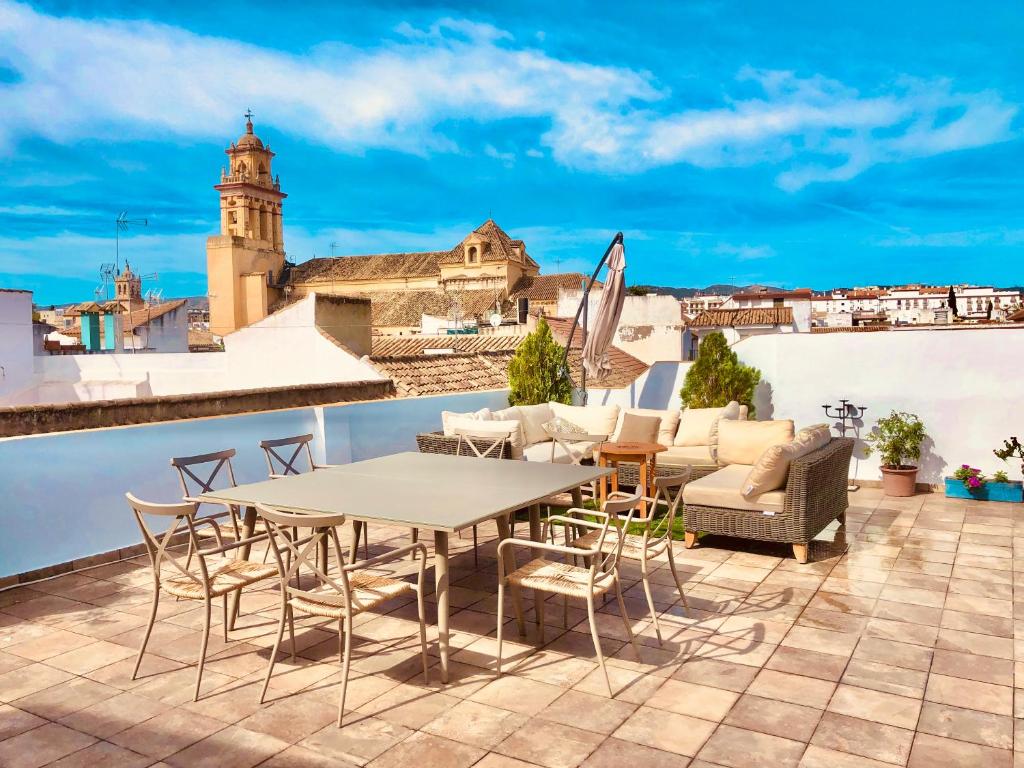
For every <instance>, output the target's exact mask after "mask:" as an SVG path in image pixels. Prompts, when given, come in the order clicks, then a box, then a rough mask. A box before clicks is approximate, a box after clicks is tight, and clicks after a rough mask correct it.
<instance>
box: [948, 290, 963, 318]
mask: <svg viewBox="0 0 1024 768" xmlns="http://www.w3.org/2000/svg"><path fill="white" fill-rule="evenodd" d="M946 303H947V304H948V305H949V310H950V311H951V312H952V313H953V317H959V316H960V313H959V312H957V311H956V293H954V292H953V286H952V285H951V286H949V296H948V297H947V298H946Z"/></svg>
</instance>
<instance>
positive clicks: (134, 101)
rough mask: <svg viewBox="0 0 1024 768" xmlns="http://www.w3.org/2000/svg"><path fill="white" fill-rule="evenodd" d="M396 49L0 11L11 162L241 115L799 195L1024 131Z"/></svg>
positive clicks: (888, 96) (800, 97)
mask: <svg viewBox="0 0 1024 768" xmlns="http://www.w3.org/2000/svg"><path fill="white" fill-rule="evenodd" d="M396 35H397V36H396V38H395V39H393V40H388V41H383V42H382V43H381V44H380V45H378V46H376V47H372V48H365V49H358V48H354V47H352V46H348V45H344V44H341V43H324V44H321V45H319V46H316V47H315V48H312V49H310V50H309V51H306V52H301V53H294V54H293V53H286V52H282V51H280V50H275V49H270V48H261V47H259V46H255V45H251V44H247V43H241V42H238V41H234V40H229V39H224V38H216V37H208V36H201V35H197V34H194V33H192V32H189V31H187V30H184V29H181V28H177V27H171V26H166V25H160V24H153V23H146V22H135V21H132V22H128V21H112V20H102V19H88V20H85V19H76V18H70V17H57V16H50V15H46V14H43V13H39V12H37V11H35V10H33V9H32V8H30V7H28V6H26V5H21V4H15V3H11V2H8V1H6V0H0V62H2V63H3V65H4V66H7V67H9V68H11V69H13V70H15V71H16V72H17V73H18V75H19V78H20V79H19V80H17V81H16V82H14V83H10V84H0V114H3V115H4V119H3V121H2V122H0V153H3V152H4V151H7V152H11V151H13V149H14V147H15V146H16V145H17V142H18V141H20V140H21V139H22V138H25V137H29V136H42V137H44V138H47V139H49V140H51V141H55V142H59V143H73V142H75V141H77V140H81V139H97V138H98V139H104V140H110V139H111V137H116V138H117V139H119V140H134V139H140V138H153V137H160V138H166V137H182V138H196V137H198V138H205V139H211V140H212V139H223V138H224V137H226V136H231V135H233V134H234V133H235V132H237V131H238V127H239V122H240V117H239V112H240V111H241V110H242V108H244V107H248V106H252V107H253V108H255V109H256V111H257V122H258V124H259V125H260V126H265V125H271V126H273V127H274V128H275V129H276V130H279V131H286V132H291V133H295V134H300V135H302V136H304V137H307V138H310V139H312V140H315V141H319V142H321V143H323V144H326V145H328V146H332V147H336V148H338V149H339V150H341V151H346V152H361V151H364V150H366V149H371V148H385V149H392V150H397V151H401V152H407V153H414V154H420V155H426V154H429V153H433V152H453V151H458V150H459V149H460V148H459V146H458V144H457V137H456V136H455V135H454V134H452V133H451V130H450V129H448V128H447V126H448V125H450V124H451V121H455V122H456V123H457V122H458V121H465V120H475V121H479V122H481V123H488V122H491V121H496V120H502V119H507V118H539V119H542V120H544V121H546V122H547V125H548V128H547V129H546V130H544V132H543V134H542V135H541V136H540V137H539V138H540V142H541V144H542V145H544V146H546V148H548V149H549V150H550V153H551V156H552V157H553V158H554V160H555V161H557V162H559V163H562V164H564V165H567V166H571V167H574V168H580V169H585V170H591V171H598V172H614V173H636V172H641V171H644V170H646V169H649V168H653V167H657V166H663V165H671V164H675V163H689V164H692V165H695V166H699V167H705V168H713V167H721V166H737V165H751V164H755V163H767V164H772V165H774V166H777V167H778V168H779V175H778V183H779V185H780V186H781V187H782V188H784V189H787V190H797V189H800V188H802V187H804V186H806V185H808V184H811V183H815V182H829V181H833V182H834V181H842V180H846V179H850V178H853V177H854V176H856V175H858V174H860V173H862V172H863V171H864V170H866V169H867V168H870V167H871V166H873V165H876V164H879V163H891V162H899V161H903V160H907V159H912V158H916V157H925V156H930V155H935V154H939V153H943V152H949V151H954V150H959V149H966V148H971V147H977V146H982V145H986V144H990V143H993V142H997V141H1002V140H1005V139H1007V138H1009V137H1011V135H1012V131H1011V123H1012V121H1013V119H1014V117H1015V115H1016V114H1017V107H1016V106H1015V105H1012V104H1009V103H1007V102H1006V101H1004V100H1003V99H1002V98H1001V97H1000V95H999V94H997V93H995V92H990V91H984V92H978V93H960V92H958V91H956V90H955V89H954V87H953V85H952V84H951V83H949V82H946V81H935V82H921V81H916V80H911V79H904V80H902V81H899V82H897V83H895V84H893V85H891V86H889V87H887V88H886V89H885V90H884V91H882V92H880V93H877V94H873V95H864V94H861V93H859V92H857V91H856V90H854V89H852V88H849V87H848V86H846V85H844V84H842V83H839V82H836V81H834V80H830V79H828V78H825V77H822V76H820V75H815V76H811V77H799V76H797V75H795V74H794V73H792V72H780V71H768V70H753V69H749V68H748V69H744V70H742V71H741V72H740V73H739V75H738V79H739V80H741V81H744V83H745V89H746V90H747V91H749V90H750V84H751V83H752V84H753V85H754V87H755V88H756V89H759V90H760V95H758V96H756V97H747V98H743V99H729V98H726V99H724V100H723V103H722V104H721V105H720V106H717V107H712V108H706V109H686V108H683V107H682V106H681V105H680V103H679V99H678V98H674V97H673V96H672V94H671V93H669V92H668V91H667V90H666V89H664V88H662V87H661V86H659V84H658V83H657V81H656V80H655V78H654V76H653V75H652V74H650V73H647V72H638V71H633V70H630V69H627V68H623V67H612V66H604V65H591V64H587V63H585V62H575V61H565V60H561V59H558V58H555V57H553V56H550V55H548V54H547V53H545V52H544V51H543V50H540V49H538V48H536V47H528V46H524V45H522V44H519V43H517V41H515V40H514V39H512V37H511V36H510V35H509V34H508V33H507V32H505V31H503V30H501V29H498V28H496V27H493V26H491V25H488V24H480V23H475V22H471V21H467V20H461V19H442V20H440V21H438V22H436V23H435V24H433V25H432V26H430V27H428V28H426V29H417V28H414V27H412V26H411V25H409V24H402V25H400V26H399V28H398V29H396ZM44 41H45V42H44ZM543 42H544V40H543V38H534V45H542V44H543ZM240 72H244V73H246V74H251V76H240ZM950 113H955V117H954V118H953V119H948V120H947V119H946V116H947V115H948V114H950ZM491 149H492V150H493V151H494V152H497V150H494V148H493V147H491ZM484 151H485V152H488V150H487V149H486V148H485V149H484ZM528 154H530V156H533V153H532V152H530V151H528Z"/></svg>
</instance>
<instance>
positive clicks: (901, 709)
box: [828, 683, 921, 730]
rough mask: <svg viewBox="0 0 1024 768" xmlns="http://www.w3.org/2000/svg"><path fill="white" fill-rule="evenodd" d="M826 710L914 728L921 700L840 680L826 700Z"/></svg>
mask: <svg viewBox="0 0 1024 768" xmlns="http://www.w3.org/2000/svg"><path fill="white" fill-rule="evenodd" d="M828 711H829V712H838V713H839V714H841V715H848V716H850V717H859V718H861V719H863V720H871V721H873V722H876V723H884V724H885V725H895V726H897V727H899V728H907V729H909V730H913V729H914V727H915V726H916V725H917V717H918V715H919V714H920V712H921V700H920V699H911V698H907V697H906V696H897V695H895V694H892V693H883V692H882V691H874V690H869V689H867V688H858V687H856V686H853V685H847V684H845V683H841V684H840V685H839V687H838V688H836V692H835V693H834V694H833V695H832V700H831V701H830V702H829V704H828Z"/></svg>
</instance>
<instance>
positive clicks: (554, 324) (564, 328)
mask: <svg viewBox="0 0 1024 768" xmlns="http://www.w3.org/2000/svg"><path fill="white" fill-rule="evenodd" d="M545 319H546V320H547V321H548V325H550V326H551V333H552V335H553V336H554V337H555V341H557V342H558V343H559V344H562V345H563V346H564V345H565V343H566V339H567V338H568V336H569V329H570V328H571V327H572V320H571V319H570V318H567V317H548V318H545ZM582 339H583V334H582V333H581V331H580V328H579V327H578V326H577V328H576V330H575V332H574V333H573V335H572V344H571V345H570V348H569V374H570V376H572V380H573V381H575V382H578V381H580V376H581V372H582V370H583V353H582V346H583V343H582ZM608 359H609V361H610V362H611V366H612V371H611V373H610V374H608V378H606V379H604V380H603V381H601V382H600V384H599V385H598V386H599V387H600V388H601V389H621V388H622V387H628V386H629V385H630V384H632V383H633V382H634V381H636V378H637V376H639V375H640V374H642V373H644V372H645V371H646V370H647V369H648V368H649V367H650V366H648V365H647V363H645V362H643V361H642V360H638V359H637V358H635V357H633V356H632V355H631V354H629V353H628V352H624V351H622V350H621V349H619V348H618V347H615V346H612V347H610V348H609V349H608Z"/></svg>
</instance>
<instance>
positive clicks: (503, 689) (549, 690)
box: [469, 675, 565, 716]
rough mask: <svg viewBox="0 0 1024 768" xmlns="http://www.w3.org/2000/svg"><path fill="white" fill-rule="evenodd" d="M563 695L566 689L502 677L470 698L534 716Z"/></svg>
mask: <svg viewBox="0 0 1024 768" xmlns="http://www.w3.org/2000/svg"><path fill="white" fill-rule="evenodd" d="M563 693H565V689H564V688H560V687H558V686H555V685H548V684H546V683H538V682H535V681H533V680H527V679H525V678H521V677H516V676H514V675H502V676H501V677H499V678H498V679H496V680H494V681H492V682H490V683H488V684H487V685H485V686H484V687H483V688H481V689H480V690H478V691H477V692H476V693H474V694H473V695H471V696H470V697H469V698H470V700H472V701H478V702H480V703H481V704H489V705H490V706H492V707H498V708H500V709H507V710H510V711H512V712H519V713H520V714H523V715H531V716H532V715H536V714H537V713H538V712H540V711H541V710H542V709H544V708H545V707H547V706H548V705H549V704H550V703H551V702H553V701H554V700H555V699H557V698H558V697H559V696H561V695H562V694H563Z"/></svg>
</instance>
